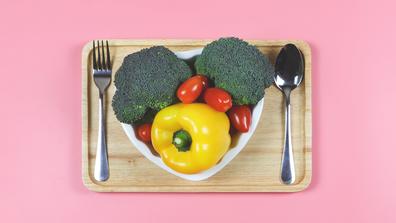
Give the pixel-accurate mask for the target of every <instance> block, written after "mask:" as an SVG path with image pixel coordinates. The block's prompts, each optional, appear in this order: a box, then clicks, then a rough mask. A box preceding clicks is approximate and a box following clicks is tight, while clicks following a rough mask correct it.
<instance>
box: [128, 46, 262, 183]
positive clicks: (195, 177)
mask: <svg viewBox="0 0 396 223" xmlns="http://www.w3.org/2000/svg"><path fill="white" fill-rule="evenodd" d="M202 49H203V48H199V49H195V50H188V51H180V52H175V54H176V56H177V57H179V58H180V59H183V60H185V61H187V63H189V64H193V62H194V61H195V58H196V57H197V56H198V55H200V54H201V53H202ZM263 106H264V98H263V99H261V100H260V101H259V102H258V103H257V105H255V106H254V108H253V110H252V124H251V126H250V129H249V131H248V132H246V133H238V134H236V135H234V136H233V137H232V141H231V146H230V149H229V150H228V152H227V153H226V154H225V155H224V157H223V158H222V159H221V160H220V161H219V162H218V163H217V164H216V165H215V166H213V167H212V168H210V169H208V170H205V171H202V172H200V173H196V174H183V173H179V172H177V171H174V170H173V169H171V168H169V167H168V166H167V165H166V164H165V163H164V162H163V161H162V160H161V158H160V157H159V156H156V155H154V154H153V153H152V149H151V148H150V147H149V146H148V145H147V144H145V143H144V142H142V141H140V140H139V139H137V138H136V134H135V130H134V128H133V127H132V125H129V124H125V123H121V125H122V128H123V129H124V131H125V133H126V135H127V136H128V138H129V140H130V141H131V142H132V144H133V145H134V146H135V147H136V149H137V150H139V152H140V153H142V154H143V155H144V156H145V157H146V158H147V159H148V160H150V161H151V162H153V163H154V164H156V165H157V166H158V167H160V168H162V169H164V170H166V171H167V172H169V173H171V174H173V175H176V176H178V177H181V178H183V179H186V180H191V181H200V180H205V179H207V178H209V177H211V176H213V175H215V174H216V173H218V172H219V171H220V170H222V169H223V168H224V167H225V166H226V165H227V164H229V163H230V162H231V160H232V159H234V157H235V156H236V155H238V153H239V152H241V151H242V149H243V148H244V147H245V146H246V144H247V143H248V141H249V139H250V138H251V137H252V135H253V133H254V131H255V130H256V128H257V124H258V122H259V120H260V117H261V113H262V111H263Z"/></svg>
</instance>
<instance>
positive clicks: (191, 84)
mask: <svg viewBox="0 0 396 223" xmlns="http://www.w3.org/2000/svg"><path fill="white" fill-rule="evenodd" d="M202 83H203V81H202V77H201V75H197V76H193V77H190V78H189V79H187V80H186V81H185V82H183V83H182V84H181V85H180V87H179V89H177V97H178V98H179V100H180V101H181V102H183V103H185V104H189V103H192V102H194V101H195V100H196V99H197V98H198V97H199V95H200V94H201V92H202V89H203V84H202Z"/></svg>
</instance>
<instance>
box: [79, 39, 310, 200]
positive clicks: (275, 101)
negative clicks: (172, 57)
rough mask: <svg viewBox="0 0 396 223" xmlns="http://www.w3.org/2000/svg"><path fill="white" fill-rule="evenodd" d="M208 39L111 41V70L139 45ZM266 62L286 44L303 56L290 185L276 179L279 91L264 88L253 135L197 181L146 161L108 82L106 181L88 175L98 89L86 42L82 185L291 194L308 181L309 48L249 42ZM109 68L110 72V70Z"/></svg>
mask: <svg viewBox="0 0 396 223" xmlns="http://www.w3.org/2000/svg"><path fill="white" fill-rule="evenodd" d="M209 42H211V40H111V41H109V44H110V51H111V54H112V57H113V58H112V59H113V69H114V71H117V70H118V68H119V67H120V65H121V63H122V61H123V58H124V57H125V56H126V55H128V54H130V53H133V52H136V51H139V50H140V49H142V48H147V47H150V46H153V45H164V46H166V47H168V48H170V49H171V50H174V51H184V50H189V49H194V48H200V47H203V46H205V45H206V44H208V43H209ZM249 42H250V43H252V44H254V45H256V46H257V47H258V48H259V49H260V50H261V51H262V52H263V53H265V54H267V55H268V56H269V58H270V59H271V61H272V62H274V60H275V58H276V55H277V54H278V52H279V50H280V48H281V47H282V46H283V45H285V44H286V43H294V44H296V45H297V46H298V47H299V48H300V49H301V51H302V53H303V54H304V57H305V79H304V81H303V83H302V84H301V86H300V87H299V88H297V89H295V90H294V91H293V93H292V98H291V102H292V136H293V148H294V156H295V165H296V175H297V176H296V178H297V179H296V184H294V185H289V186H287V185H283V184H282V183H281V182H280V176H279V175H280V162H281V153H282V147H283V138H284V136H283V135H284V110H283V97H282V94H281V92H280V91H279V90H278V89H277V88H276V87H275V86H271V87H270V88H268V89H266V93H265V103H264V111H263V114H262V116H261V120H260V123H259V125H258V127H257V130H256V132H255V134H254V136H253V137H252V138H251V139H250V141H249V143H248V145H247V146H246V148H244V149H243V150H242V151H241V153H240V154H238V156H237V157H236V158H235V159H234V160H232V161H231V162H230V163H229V165H227V166H226V167H225V168H224V169H223V170H221V171H220V172H219V173H218V174H216V175H214V176H213V177H211V178H209V179H208V180H205V181H201V182H190V181H187V180H183V179H180V178H178V177H176V176H174V175H171V174H170V173H168V172H166V171H165V170H162V169H160V168H159V167H157V166H156V165H155V164H153V163H151V162H150V161H149V160H147V159H146V158H145V157H144V156H143V155H142V154H140V153H139V152H138V151H137V150H136V149H135V148H134V146H133V145H132V144H131V142H130V141H129V139H128V137H127V136H126V135H125V133H124V132H123V129H122V128H121V125H120V123H119V122H118V121H117V119H116V118H115V115H114V113H113V110H112V107H111V99H112V97H113V94H114V85H113V84H112V85H111V86H110V88H109V89H108V90H107V93H106V96H105V97H106V99H107V100H106V108H107V113H106V114H107V140H108V148H109V163H110V179H109V180H108V181H106V182H97V181H95V180H94V178H93V168H94V162H95V154H96V143H97V132H98V90H97V88H96V86H95V84H94V83H93V80H92V73H91V69H92V68H91V60H92V58H91V52H92V43H88V44H87V45H86V46H85V47H84V49H83V52H82V123H83V126H82V127H83V128H82V133H83V136H82V172H83V182H84V184H85V186H86V187H87V188H88V189H90V190H93V191H98V192H295V191H301V190H304V189H305V188H306V187H308V185H309V183H310V182H311V176H312V169H311V162H312V161H311V50H310V47H309V45H308V44H307V43H305V42H303V41H266V40H252V41H249ZM114 73H115V72H113V74H114Z"/></svg>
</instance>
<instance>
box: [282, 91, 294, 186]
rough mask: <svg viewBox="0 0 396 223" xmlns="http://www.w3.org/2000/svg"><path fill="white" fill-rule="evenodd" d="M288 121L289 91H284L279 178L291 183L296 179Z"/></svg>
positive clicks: (285, 182)
mask: <svg viewBox="0 0 396 223" xmlns="http://www.w3.org/2000/svg"><path fill="white" fill-rule="evenodd" d="M290 121H291V119H290V91H285V144H284V147H283V154H282V163H281V180H282V182H283V183H284V184H293V183H294V181H295V180H296V171H295V168H294V157H293V146H292V142H291V126H290Z"/></svg>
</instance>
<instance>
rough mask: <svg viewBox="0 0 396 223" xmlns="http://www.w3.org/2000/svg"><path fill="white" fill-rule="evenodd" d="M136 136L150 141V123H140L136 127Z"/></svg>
mask: <svg viewBox="0 0 396 223" xmlns="http://www.w3.org/2000/svg"><path fill="white" fill-rule="evenodd" d="M137 132H138V138H139V139H140V140H142V141H143V142H150V141H151V124H143V125H140V126H139V127H138V129H137Z"/></svg>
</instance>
